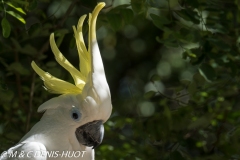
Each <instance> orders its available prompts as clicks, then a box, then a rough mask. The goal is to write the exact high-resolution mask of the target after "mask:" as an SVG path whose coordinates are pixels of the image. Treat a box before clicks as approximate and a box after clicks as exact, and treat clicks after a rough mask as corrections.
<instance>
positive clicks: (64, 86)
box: [31, 2, 105, 94]
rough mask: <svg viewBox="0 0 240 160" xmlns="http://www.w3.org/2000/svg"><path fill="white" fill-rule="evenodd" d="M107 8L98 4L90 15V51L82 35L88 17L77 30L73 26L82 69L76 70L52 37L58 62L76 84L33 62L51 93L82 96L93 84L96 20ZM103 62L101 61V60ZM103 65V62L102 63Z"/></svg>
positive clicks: (81, 18) (53, 49) (80, 21)
mask: <svg viewBox="0 0 240 160" xmlns="http://www.w3.org/2000/svg"><path fill="white" fill-rule="evenodd" d="M104 6H105V3H104V2H101V3H98V5H97V6H96V7H95V9H94V10H93V12H92V14H89V21H88V24H89V34H88V40H89V43H88V44H89V45H88V49H87V48H86V45H85V43H84V39H83V34H82V26H83V22H84V20H85V18H86V15H83V16H81V17H80V19H79V22H78V24H77V28H76V27H75V26H73V31H74V36H75V40H76V45H77V51H78V54H79V59H80V65H79V67H80V69H79V70H78V69H76V68H75V67H74V66H73V65H72V64H71V63H70V62H69V61H68V60H67V59H66V58H65V57H64V56H63V54H62V53H61V52H60V50H59V49H58V47H57V45H56V42H55V39H54V33H52V34H51V35H50V46H51V49H52V51H53V54H54V55H55V58H56V61H57V62H58V63H59V64H60V65H61V66H62V67H63V68H65V69H66V70H67V71H68V72H69V73H70V74H71V76H72V77H73V79H74V83H75V84H71V83H69V82H66V81H64V80H61V79H59V78H56V77H54V76H52V75H51V74H49V73H48V72H45V71H43V70H42V69H41V68H39V67H38V66H37V64H36V63H35V62H34V61H33V62H32V63H31V65H32V68H33V69H34V71H35V72H36V73H37V74H38V75H39V76H40V77H41V78H42V80H43V81H44V87H45V89H46V90H48V91H49V92H51V93H56V94H80V93H82V90H83V88H84V86H85V85H86V83H88V82H90V84H92V83H93V82H92V74H93V72H94V65H93V64H92V63H93V60H92V59H93V55H92V54H95V53H93V52H92V48H93V45H96V43H97V42H96V19H97V16H98V14H99V12H100V10H101V9H102V8H103V7H104ZM100 60H101V59H100ZM101 63H102V62H101Z"/></svg>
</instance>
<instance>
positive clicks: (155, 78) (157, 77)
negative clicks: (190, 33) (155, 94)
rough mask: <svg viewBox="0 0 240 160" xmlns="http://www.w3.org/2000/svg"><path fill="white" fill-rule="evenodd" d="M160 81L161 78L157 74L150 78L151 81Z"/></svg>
mask: <svg viewBox="0 0 240 160" xmlns="http://www.w3.org/2000/svg"><path fill="white" fill-rule="evenodd" d="M160 80H161V77H160V76H159V75H157V74H154V75H153V76H152V77H151V81H160Z"/></svg>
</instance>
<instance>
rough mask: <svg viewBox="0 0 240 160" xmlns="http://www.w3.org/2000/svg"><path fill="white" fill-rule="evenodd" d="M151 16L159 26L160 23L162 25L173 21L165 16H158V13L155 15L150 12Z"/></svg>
mask: <svg viewBox="0 0 240 160" xmlns="http://www.w3.org/2000/svg"><path fill="white" fill-rule="evenodd" d="M150 17H151V18H152V20H153V23H154V24H155V25H156V26H157V27H158V25H160V26H162V25H166V24H170V23H171V21H170V20H169V19H167V18H166V17H164V16H158V15H155V14H150Z"/></svg>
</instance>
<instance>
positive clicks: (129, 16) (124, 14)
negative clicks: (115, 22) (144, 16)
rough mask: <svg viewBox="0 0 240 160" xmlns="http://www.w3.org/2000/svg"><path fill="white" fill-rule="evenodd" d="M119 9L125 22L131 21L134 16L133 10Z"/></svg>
mask: <svg viewBox="0 0 240 160" xmlns="http://www.w3.org/2000/svg"><path fill="white" fill-rule="evenodd" d="M120 11H121V12H120V13H121V15H122V17H123V19H124V22H125V24H129V23H131V22H132V20H133V17H134V14H133V11H132V10H131V9H121V10H120Z"/></svg>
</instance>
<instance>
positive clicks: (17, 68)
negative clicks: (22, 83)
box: [8, 62, 29, 75]
mask: <svg viewBox="0 0 240 160" xmlns="http://www.w3.org/2000/svg"><path fill="white" fill-rule="evenodd" d="M8 69H9V70H11V71H14V72H17V73H19V74H21V75H28V74H29V70H27V69H26V68H24V67H23V65H22V64H21V63H19V62H14V63H12V64H10V65H9V68H8Z"/></svg>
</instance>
